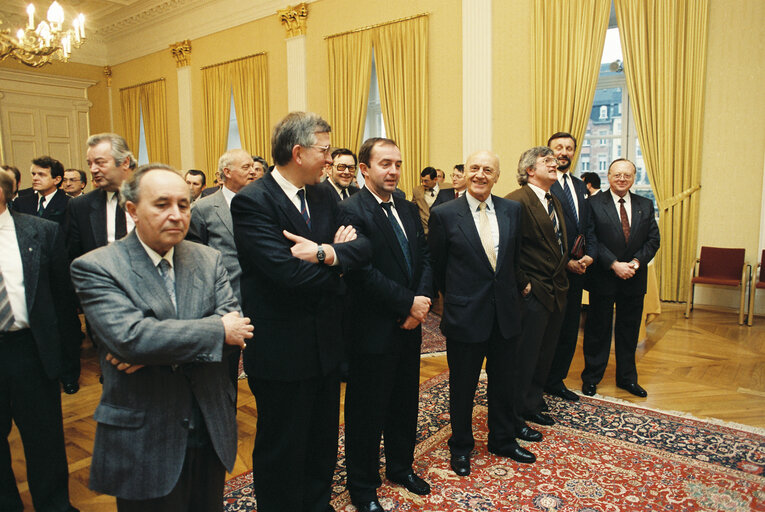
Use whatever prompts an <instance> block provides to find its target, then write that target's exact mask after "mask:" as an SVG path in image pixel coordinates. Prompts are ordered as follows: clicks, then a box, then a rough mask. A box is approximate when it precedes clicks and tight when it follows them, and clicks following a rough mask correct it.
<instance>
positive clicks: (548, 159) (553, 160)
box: [542, 156, 560, 167]
mask: <svg viewBox="0 0 765 512" xmlns="http://www.w3.org/2000/svg"><path fill="white" fill-rule="evenodd" d="M542 163H543V164H545V165H554V166H556V167H557V166H559V165H560V161H559V160H558V159H557V158H555V157H554V156H547V157H545V158H543V159H542Z"/></svg>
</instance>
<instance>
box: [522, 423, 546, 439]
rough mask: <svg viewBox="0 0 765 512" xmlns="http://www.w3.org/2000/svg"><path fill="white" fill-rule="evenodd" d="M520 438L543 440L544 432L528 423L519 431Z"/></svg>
mask: <svg viewBox="0 0 765 512" xmlns="http://www.w3.org/2000/svg"><path fill="white" fill-rule="evenodd" d="M518 439H523V440H524V441H533V442H537V441H541V440H542V433H541V432H539V431H538V430H534V429H533V428H531V427H529V426H528V425H526V426H525V427H523V428H522V429H521V431H520V432H518Z"/></svg>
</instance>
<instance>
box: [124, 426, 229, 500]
mask: <svg viewBox="0 0 765 512" xmlns="http://www.w3.org/2000/svg"><path fill="white" fill-rule="evenodd" d="M225 482H226V468H224V467H223V463H221V461H220V459H219V458H218V454H217V453H215V448H214V447H213V445H212V442H211V441H210V438H209V436H208V438H207V442H205V443H202V445H201V446H193V445H192V443H189V445H188V446H187V448H186V458H185V459H184V460H183V469H181V475H180V476H179V477H178V483H176V484H175V487H173V490H172V491H170V494H168V495H167V496H162V497H161V498H154V499H150V500H126V499H122V498H119V497H118V498H117V510H118V512H171V511H178V512H181V511H182V512H187V511H188V512H208V511H211V510H221V509H222V508H223V486H224V484H225Z"/></svg>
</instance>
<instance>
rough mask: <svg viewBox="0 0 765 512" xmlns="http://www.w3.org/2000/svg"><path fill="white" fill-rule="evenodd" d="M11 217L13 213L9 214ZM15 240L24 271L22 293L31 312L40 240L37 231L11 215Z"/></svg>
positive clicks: (16, 216) (35, 286) (38, 265)
mask: <svg viewBox="0 0 765 512" xmlns="http://www.w3.org/2000/svg"><path fill="white" fill-rule="evenodd" d="M11 215H13V213H11ZM13 224H14V227H15V229H16V240H17V242H18V244H19V254H20V255H21V265H22V268H23V271H24V292H25V295H26V298H27V311H32V305H33V304H34V302H35V294H36V292H37V281H38V280H39V278H40V275H39V269H40V244H41V242H40V238H39V235H38V233H37V230H35V229H33V228H32V227H31V225H30V224H29V223H28V222H26V221H25V219H24V218H23V217H22V216H20V215H13Z"/></svg>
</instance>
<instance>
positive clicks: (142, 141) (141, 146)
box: [138, 108, 149, 165]
mask: <svg viewBox="0 0 765 512" xmlns="http://www.w3.org/2000/svg"><path fill="white" fill-rule="evenodd" d="M139 112H140V114H139V118H138V124H139V127H138V130H139V132H138V165H145V164H148V163H149V150H148V148H147V147H146V132H145V131H144V129H143V108H141V109H140V111H139Z"/></svg>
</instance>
